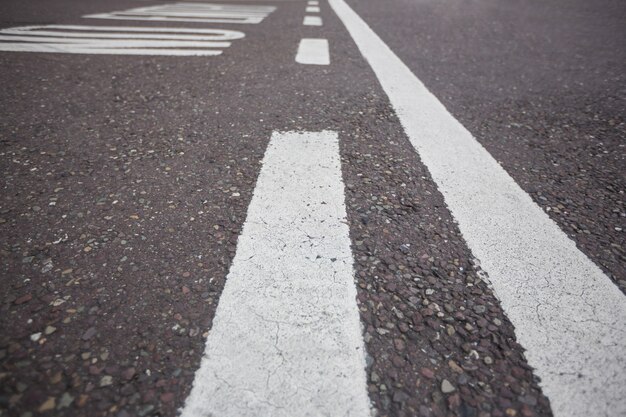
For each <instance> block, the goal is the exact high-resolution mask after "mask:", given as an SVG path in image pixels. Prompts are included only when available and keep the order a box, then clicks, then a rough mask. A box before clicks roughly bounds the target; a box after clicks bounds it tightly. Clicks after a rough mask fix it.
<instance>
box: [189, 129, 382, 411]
mask: <svg viewBox="0 0 626 417" xmlns="http://www.w3.org/2000/svg"><path fill="white" fill-rule="evenodd" d="M348 233H349V231H348V226H347V223H346V211H345V204H344V187H343V181H342V178H341V167H340V159H339V145H338V138H337V133H335V132H330V131H323V132H300V133H298V132H289V133H277V132H275V133H274V134H273V135H272V138H271V140H270V144H269V146H268V149H267V151H266V153H265V157H264V159H263V167H262V169H261V173H260V175H259V178H258V181H257V185H256V188H255V190H254V196H253V198H252V201H251V203H250V207H249V208H248V215H247V219H246V222H245V224H244V226H243V230H242V232H241V235H240V236H239V240H238V243H237V251H236V254H235V258H234V259H233V263H232V266H231V268H230V271H229V274H228V278H227V281H226V285H225V287H224V291H223V292H222V295H221V297H220V300H219V305H218V307H217V311H216V314H215V319H214V321H213V328H212V329H211V331H210V333H209V336H208V339H207V342H206V350H205V354H204V357H203V359H202V363H201V366H200V369H199V370H198V371H197V373H196V376H195V380H194V384H193V388H192V391H191V394H190V395H189V398H188V399H187V401H186V404H185V407H184V409H183V411H182V416H183V417H198V416H215V417H228V416H233V417H235V416H237V417H245V416H274V417H280V416H285V417H293V416H355V417H361V416H367V415H369V414H370V404H369V399H368V396H367V392H366V376H365V352H364V346H363V341H362V336H361V327H360V321H359V314H358V310H357V304H356V288H355V285H354V278H353V277H354V271H353V266H352V253H351V250H350V238H349V234H348Z"/></svg>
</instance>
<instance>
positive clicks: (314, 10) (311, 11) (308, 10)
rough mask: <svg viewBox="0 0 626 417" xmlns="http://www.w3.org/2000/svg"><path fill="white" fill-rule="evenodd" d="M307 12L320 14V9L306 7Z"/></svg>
mask: <svg viewBox="0 0 626 417" xmlns="http://www.w3.org/2000/svg"><path fill="white" fill-rule="evenodd" d="M306 12H307V13H319V12H320V8H319V7H317V6H307V7H306Z"/></svg>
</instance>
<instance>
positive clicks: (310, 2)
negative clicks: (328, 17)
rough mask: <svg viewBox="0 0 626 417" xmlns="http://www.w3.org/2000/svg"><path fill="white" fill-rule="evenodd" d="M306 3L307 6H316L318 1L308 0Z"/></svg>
mask: <svg viewBox="0 0 626 417" xmlns="http://www.w3.org/2000/svg"><path fill="white" fill-rule="evenodd" d="M306 4H308V5H309V6H318V5H319V4H320V2H319V1H317V0H310V1H308V2H307V3H306Z"/></svg>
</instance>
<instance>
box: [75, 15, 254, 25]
mask: <svg viewBox="0 0 626 417" xmlns="http://www.w3.org/2000/svg"><path fill="white" fill-rule="evenodd" d="M83 18H86V19H111V20H141V21H150V22H199V23H239V24H253V25H254V24H258V23H261V22H262V21H263V18H261V17H248V18H242V17H239V18H195V17H171V16H153V15H145V16H140V15H136V16H134V15H124V14H114V13H99V14H90V15H85V16H83Z"/></svg>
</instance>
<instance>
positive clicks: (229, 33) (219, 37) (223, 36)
mask: <svg viewBox="0 0 626 417" xmlns="http://www.w3.org/2000/svg"><path fill="white" fill-rule="evenodd" d="M38 29H46V30H47V29H61V30H76V31H94V32H120V33H124V32H146V33H202V34H207V35H215V36H214V37H213V38H212V39H210V40H214V41H225V40H233V39H241V38H243V37H244V36H245V34H244V33H243V32H239V31H235V30H224V29H190V28H163V27H146V26H144V27H141V26H82V25H39V26H20V27H15V28H7V29H2V32H4V31H9V32H10V31H33V33H38V32H36V30H38Z"/></svg>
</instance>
